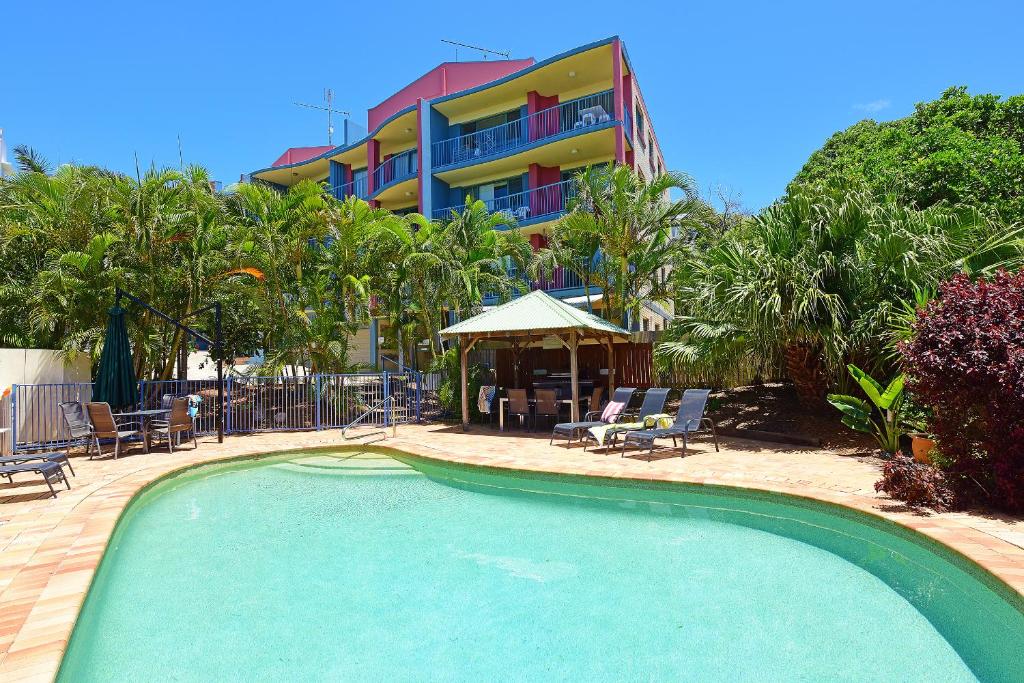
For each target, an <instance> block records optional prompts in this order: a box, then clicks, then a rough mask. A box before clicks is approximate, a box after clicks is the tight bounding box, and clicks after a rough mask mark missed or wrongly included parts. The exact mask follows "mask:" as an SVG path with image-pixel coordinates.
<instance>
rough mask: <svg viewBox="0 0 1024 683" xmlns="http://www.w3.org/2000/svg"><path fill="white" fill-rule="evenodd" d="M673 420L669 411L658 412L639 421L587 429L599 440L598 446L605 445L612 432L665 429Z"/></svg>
mask: <svg viewBox="0 0 1024 683" xmlns="http://www.w3.org/2000/svg"><path fill="white" fill-rule="evenodd" d="M673 420H674V418H673V417H672V416H671V415H669V414H668V413H656V414H654V415H648V416H647V417H645V418H644V419H643V420H641V421H639V422H619V423H617V424H608V425H601V426H599V427H591V428H590V429H588V430H587V431H588V432H590V436H592V437H594V440H595V441H597V445H598V446H603V445H604V442H605V441H606V440H607V439H608V437H609V436H611V435H612V434H618V433H620V432H629V431H635V430H637V429H665V428H666V427H671V426H672V421H673Z"/></svg>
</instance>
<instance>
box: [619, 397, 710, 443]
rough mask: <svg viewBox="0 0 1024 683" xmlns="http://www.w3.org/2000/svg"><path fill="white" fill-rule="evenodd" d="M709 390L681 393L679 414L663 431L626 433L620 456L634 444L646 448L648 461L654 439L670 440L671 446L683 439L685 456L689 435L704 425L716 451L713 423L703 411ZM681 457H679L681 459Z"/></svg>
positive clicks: (652, 430)
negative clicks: (677, 440)
mask: <svg viewBox="0 0 1024 683" xmlns="http://www.w3.org/2000/svg"><path fill="white" fill-rule="evenodd" d="M710 394H711V390H710V389H687V390H686V391H684V392H683V399H682V400H681V401H680V402H679V412H677V413H676V419H675V421H674V422H673V423H672V426H671V427H665V428H663V429H644V430H639V431H630V432H626V434H625V436H624V437H623V439H622V455H623V456H625V454H626V446H627V445H630V444H636V445H638V446H640V447H643V446H647V458H648V460H649V459H650V457H651V455H652V454H653V453H654V441H655V439H672V446H673V447H675V446H676V445H677V443H676V439H677V438H678V437H680V436H681V437H683V453H682V455H686V444H687V440H688V439H689V436H690V434H693V433H694V432H698V431H700V430H701V429H703V425H704V424H708V425H710V426H711V436H712V437H714V440H715V451H718V432H717V431H716V430H715V421H714V420H712V419H711V418H710V417H705V416H704V409H705V408H706V407H707V404H708V396H709V395H710ZM682 455H681V456H680V457H682Z"/></svg>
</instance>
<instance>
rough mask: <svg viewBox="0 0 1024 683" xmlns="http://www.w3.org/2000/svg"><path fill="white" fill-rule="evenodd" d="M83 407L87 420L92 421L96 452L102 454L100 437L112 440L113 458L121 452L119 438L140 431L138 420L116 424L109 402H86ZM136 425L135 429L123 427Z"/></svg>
mask: <svg viewBox="0 0 1024 683" xmlns="http://www.w3.org/2000/svg"><path fill="white" fill-rule="evenodd" d="M85 409H86V410H87V411H88V413H89V421H90V422H92V436H93V440H94V441H95V442H96V454H97V455H99V456H101V457H102V456H103V450H102V449H101V448H100V439H113V440H114V460H117V456H118V455H120V453H121V440H122V439H127V438H128V437H130V436H135V435H137V434H141V433H142V423H141V422H138V421H134V420H133V421H131V422H124V423H121V424H118V423H117V421H115V420H114V413H113V412H112V411H111V410H110V404H109V403H86V404H85ZM131 425H136V426H137V428H136V429H125V427H128V426H131Z"/></svg>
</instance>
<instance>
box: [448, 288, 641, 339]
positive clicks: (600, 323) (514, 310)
mask: <svg viewBox="0 0 1024 683" xmlns="http://www.w3.org/2000/svg"><path fill="white" fill-rule="evenodd" d="M570 330H576V331H577V332H581V333H582V334H584V335H591V336H606V335H616V336H621V337H629V332H628V331H627V330H625V329H623V328H621V327H619V326H618V325H615V324H614V323H610V322H608V321H607V320H604V319H602V318H599V317H597V316H596V315H593V314H591V313H587V312H586V311H581V310H580V309H578V308H576V307H575V306H571V305H569V304H567V303H565V302H563V301H559V300H558V299H556V298H555V297H553V296H551V295H550V294H547V293H545V292H542V291H541V290H539V289H538V290H535V291H533V292H530V293H529V294H527V295H525V296H521V297H519V298H516V299H513V300H512V301H509V302H508V303H504V304H501V305H500V306H495V307H494V308H492V309H490V310H488V311H484V312H483V313H480V314H479V315H474V316H473V317H472V318H467V319H466V320H462V321H460V322H457V323H455V324H454V325H451V326H449V327H446V328H444V329H443V330H441V334H442V335H443V336H446V337H453V336H457V335H463V334H466V335H479V336H481V337H495V336H504V335H508V336H518V335H536V334H545V333H551V334H554V333H557V332H568V331H570Z"/></svg>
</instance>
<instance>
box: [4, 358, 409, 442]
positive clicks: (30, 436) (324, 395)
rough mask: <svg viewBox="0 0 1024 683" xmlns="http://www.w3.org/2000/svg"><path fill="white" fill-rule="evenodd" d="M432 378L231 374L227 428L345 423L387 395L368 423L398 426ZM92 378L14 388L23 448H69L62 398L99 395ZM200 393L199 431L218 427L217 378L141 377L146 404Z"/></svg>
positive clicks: (15, 430) (16, 430)
mask: <svg viewBox="0 0 1024 683" xmlns="http://www.w3.org/2000/svg"><path fill="white" fill-rule="evenodd" d="M427 383H429V378H427V377H425V376H424V375H423V373H417V372H402V373H391V372H383V373H353V374H337V375H307V376H299V377H228V378H226V379H225V380H224V408H225V410H224V432H225V433H226V434H245V433H251V432H262V431H296V430H317V429H338V428H343V427H346V426H347V425H348V424H349V423H350V422H351V421H352V420H354V419H355V418H356V417H358V416H359V415H361V414H362V413H363V412H365V411H366V410H368V409H370V408H371V407H372V406H374V405H375V404H377V403H379V402H381V401H382V399H384V398H385V397H387V396H392V397H393V399H392V400H391V401H388V402H386V403H385V405H384V406H381V407H380V408H378V409H375V410H374V411H373V412H372V413H371V414H370V416H368V417H367V418H364V419H363V421H362V422H361V423H360V424H366V425H373V426H381V427H385V426H390V425H392V424H396V423H397V424H405V423H409V422H413V421H419V418H420V400H421V398H422V393H423V391H424V390H425V388H424V385H425V384H427ZM92 386H93V385H92V383H88V382H87V383H77V384H16V385H14V386H13V387H12V393H11V402H10V410H11V427H12V438H11V444H12V445H13V449H14V450H15V451H19V450H30V449H36V448H64V447H66V446H67V445H68V444H69V440H70V435H69V434H68V430H67V427H66V425H65V423H64V419H63V414H62V413H61V410H60V404H61V403H62V402H65V401H77V402H79V403H83V404H84V403H87V402H89V401H90V400H92ZM186 395H195V396H199V397H200V399H201V401H200V403H199V409H198V413H197V414H196V416H195V418H194V421H195V426H196V431H197V433H199V434H213V433H216V431H217V380H212V379H211V380H205V379H204V380H168V381H141V382H139V394H138V404H137V406H135V407H136V408H138V409H155V408H160V407H161V405H162V404H163V403H164V400H165V397H177V396H186Z"/></svg>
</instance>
